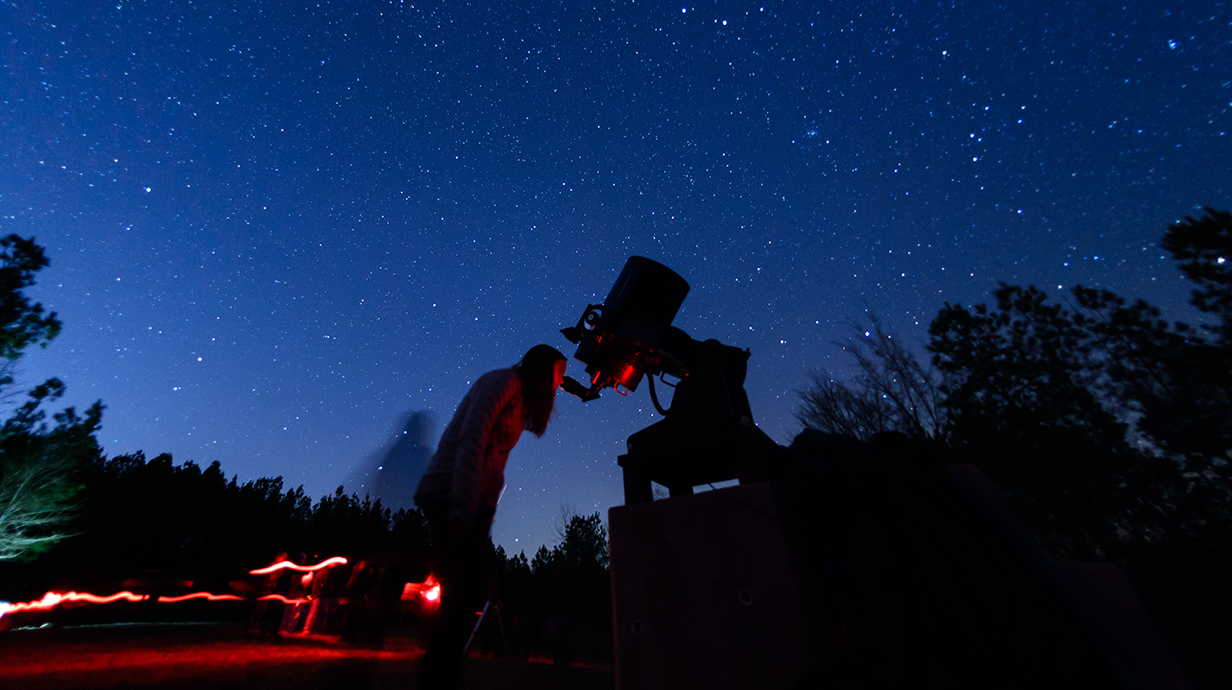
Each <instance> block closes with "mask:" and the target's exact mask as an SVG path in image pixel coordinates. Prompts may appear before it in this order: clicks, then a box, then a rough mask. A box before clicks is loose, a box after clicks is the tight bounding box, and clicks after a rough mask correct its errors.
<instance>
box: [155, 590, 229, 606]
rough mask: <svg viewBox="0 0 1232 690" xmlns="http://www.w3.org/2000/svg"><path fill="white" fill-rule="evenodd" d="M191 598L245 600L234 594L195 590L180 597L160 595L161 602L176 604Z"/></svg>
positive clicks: (159, 601) (159, 600)
mask: <svg viewBox="0 0 1232 690" xmlns="http://www.w3.org/2000/svg"><path fill="white" fill-rule="evenodd" d="M189 599H205V600H206V601H243V600H244V597H237V596H235V595H234V594H210V593H209V592H193V593H192V594H185V595H184V596H180V597H159V598H158V603H160V604H175V603H177V602H181V601H188V600H189Z"/></svg>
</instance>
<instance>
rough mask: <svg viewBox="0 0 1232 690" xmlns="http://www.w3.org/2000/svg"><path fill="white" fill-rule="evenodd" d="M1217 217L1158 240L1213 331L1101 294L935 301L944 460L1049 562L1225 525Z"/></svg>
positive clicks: (1226, 387)
mask: <svg viewBox="0 0 1232 690" xmlns="http://www.w3.org/2000/svg"><path fill="white" fill-rule="evenodd" d="M1230 220H1232V216H1229V214H1227V213H1224V212H1218V211H1213V210H1209V209H1208V214H1207V216H1206V217H1205V218H1203V219H1201V220H1194V219H1192V218H1187V219H1186V220H1185V221H1184V222H1182V223H1179V224H1176V225H1173V226H1171V227H1170V228H1168V231H1167V233H1166V234H1165V236H1164V239H1163V242H1162V245H1163V247H1164V248H1165V249H1166V250H1167V251H1169V252H1170V253H1172V254H1173V256H1174V257H1175V258H1176V259H1177V260H1178V261H1179V262H1181V269H1182V270H1183V271H1184V272H1185V274H1186V276H1187V277H1188V278H1189V279H1191V280H1192V281H1194V282H1195V283H1197V285H1198V287H1197V289H1195V291H1194V296H1193V300H1192V303H1193V304H1194V306H1196V307H1197V308H1198V309H1199V310H1201V311H1203V312H1205V313H1207V314H1210V315H1212V316H1214V317H1215V318H1216V319H1217V320H1218V322H1217V323H1215V324H1207V325H1203V326H1202V327H1200V328H1194V327H1191V326H1189V325H1187V324H1183V323H1169V322H1167V321H1165V320H1163V319H1162V318H1161V316H1160V311H1159V310H1158V309H1157V308H1155V307H1153V306H1151V305H1150V304H1148V303H1146V302H1144V301H1142V300H1138V301H1135V302H1133V303H1129V302H1128V301H1126V300H1125V299H1123V298H1121V297H1119V296H1118V295H1116V294H1114V293H1111V292H1109V291H1106V290H1095V289H1091V288H1085V287H1082V286H1078V287H1075V288H1074V289H1073V291H1072V293H1071V295H1072V302H1069V303H1055V302H1050V301H1049V300H1048V297H1047V295H1046V294H1045V293H1044V292H1043V291H1041V290H1039V289H1037V288H1035V287H1034V286H1030V287H1027V288H1021V287H1017V286H1011V285H1005V284H1002V285H1001V287H1000V288H999V289H998V290H996V291H995V292H994V296H995V298H996V305H995V306H994V307H991V308H990V307H987V306H985V305H983V304H981V305H976V306H975V307H973V308H971V309H968V308H966V307H963V306H961V305H951V304H946V305H945V307H944V308H943V309H942V310H941V311H940V313H939V314H938V316H937V318H936V319H935V320H934V321H933V322H932V324H931V325H930V327H929V334H930V336H931V340H930V342H929V346H928V349H929V350H930V351H931V352H932V353H933V362H934V365H935V366H936V367H937V368H938V369H939V370H940V371H941V372H943V374H945V375H946V377H947V380H946V383H945V385H944V387H943V389H942V391H943V394H944V396H945V400H944V407H945V410H946V412H947V413H948V415H949V428H948V433H947V434H946V436H945V440H946V441H947V442H948V444H949V446H950V448H951V451H952V452H953V454H954V457H955V459H959V460H965V461H970V462H975V463H976V464H978V465H980V466H981V467H982V468H984V469H985V471H987V472H988V473H989V474H990V475H992V476H993V477H994V479H996V480H997V481H998V483H1000V484H1001V486H1002V487H1003V488H1004V489H1006V491H1007V493H1008V494H1009V495H1010V498H1011V501H1012V502H1013V503H1014V504H1015V505H1016V507H1017V509H1018V510H1019V512H1020V515H1021V516H1022V517H1023V519H1024V520H1025V521H1026V522H1027V523H1028V524H1029V525H1030V526H1031V527H1033V528H1035V530H1036V531H1037V534H1039V536H1040V537H1041V539H1042V540H1043V541H1044V542H1045V544H1046V545H1047V546H1048V547H1049V548H1051V549H1052V550H1053V551H1054V553H1056V554H1058V555H1067V556H1097V557H1114V556H1116V555H1120V556H1124V555H1125V554H1126V553H1128V552H1129V551H1132V550H1134V549H1136V548H1139V547H1142V546H1144V545H1145V544H1148V543H1150V542H1152V541H1159V540H1162V539H1184V538H1187V537H1193V536H1196V535H1198V534H1200V533H1201V534H1208V535H1210V534H1216V535H1217V534H1221V533H1222V534H1223V535H1226V533H1227V527H1229V526H1232V521H1230V520H1229V511H1228V506H1229V495H1230V492H1229V486H1230V485H1229V482H1228V476H1227V463H1228V460H1229V458H1230V457H1232V401H1230V400H1229V395H1230V391H1232V338H1229V334H1230V333H1232V306H1230V305H1232V268H1229V266H1228V264H1229V262H1232V240H1229V232H1230V228H1232V223H1230ZM1222 540H1226V536H1223V537H1222V538H1221V541H1222Z"/></svg>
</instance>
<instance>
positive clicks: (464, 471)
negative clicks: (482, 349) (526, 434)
mask: <svg viewBox="0 0 1232 690" xmlns="http://www.w3.org/2000/svg"><path fill="white" fill-rule="evenodd" d="M525 415H526V413H525V407H524V406H523V405H522V381H521V379H520V378H518V374H517V371H515V370H514V369H497V370H496V371H489V372H488V373H486V374H484V375H483V376H480V377H479V380H477V381H475V385H473V386H471V389H470V391H468V392H467V394H466V396H465V397H463V398H462V402H461V403H459V404H458V409H457V411H455V412H454V414H453V419H451V420H449V425H448V426H446V427H445V432H444V433H443V434H441V442H440V445H438V446H437V448H436V454H435V455H433V456H432V459H431V460H430V461H429V462H428V469H426V470H425V471H424V475H423V478H422V479H420V480H419V488H418V489H417V490H416V491H415V503H416V504H418V505H419V506H421V507H423V506H446V505H447V506H448V507H449V520H450V522H461V523H463V524H467V525H479V526H488V525H491V522H492V516H493V515H494V514H495V513H496V502H497V500H499V499H500V492H501V489H502V488H504V486H505V463H506V462H507V461H508V460H509V451H511V450H513V447H514V445H516V444H517V442H518V438H519V437H520V436H521V435H522V429H523V427H524V426H525V421H526V416H525Z"/></svg>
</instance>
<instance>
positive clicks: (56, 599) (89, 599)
mask: <svg viewBox="0 0 1232 690" xmlns="http://www.w3.org/2000/svg"><path fill="white" fill-rule="evenodd" d="M346 563H347V559H345V558H343V557H342V556H334V557H333V558H327V559H325V560H324V561H321V562H320V563H317V564H316V565H296V564H295V563H292V562H290V561H279V562H277V563H275V564H273V565H271V566H268V567H265V568H259V569H257V570H251V571H249V574H250V575H268V574H269V573H272V572H276V571H278V570H282V569H284V568H287V569H290V570H297V571H299V572H303V573H310V572H315V571H318V570H321V569H323V568H328V567H330V566H335V565H346ZM428 579H429V580H432V578H431V576H429V578H428ZM432 581H433V582H435V580H432ZM439 589H440V588H439V586H438V587H437V596H439ZM425 598H426V597H425ZM149 599H150V595H149V594H133V593H132V592H129V591H123V592H116V593H115V594H111V595H109V596H98V595H97V594H89V593H85V592H62V593H61V592H47V593H46V594H44V595H43V597H42V598H41V599H36V600H34V601H26V602H17V603H15V604H13V603H9V602H7V601H0V618H3V617H4V616H6V615H8V614H11V613H20V612H22V611H48V610H51V609H53V608H55V607H57V606H59V605H60V604H63V603H66V602H74V601H81V602H86V603H88V604H110V603H112V602H115V601H120V600H124V601H132V602H137V601H149ZM190 599H205V600H206V601H244V597H240V596H236V595H234V594H212V593H210V592H193V593H192V594H185V595H182V596H174V597H169V596H160V597H158V599H156V600H155V601H157V602H159V603H161V604H174V603H178V602H181V601H188V600H190ZM257 601H281V602H282V603H284V604H303V603H306V602H307V601H308V599H288V598H287V597H284V596H282V595H281V594H269V595H266V596H263V597H258V598H257Z"/></svg>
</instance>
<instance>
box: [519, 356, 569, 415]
mask: <svg viewBox="0 0 1232 690" xmlns="http://www.w3.org/2000/svg"><path fill="white" fill-rule="evenodd" d="M567 362H568V360H566V359H565V356H564V355H562V354H561V353H560V351H559V350H557V349H556V348H554V347H552V346H551V345H536V346H534V347H532V348H531V349H529V350H527V351H526V354H525V355H522V361H521V362H519V363H518V366H517V371H518V378H520V379H522V404H523V405H524V406H525V408H526V424H525V428H526V430H527V431H529V432H531V433H532V434H534V435H536V436H542V435H543V432H544V431H546V430H547V428H548V420H549V419H551V417H552V410H553V409H554V408H555V406H556V389H557V388H559V387H560V384H561V381H562V380H563V379H564V375H565V365H566V363H567Z"/></svg>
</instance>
